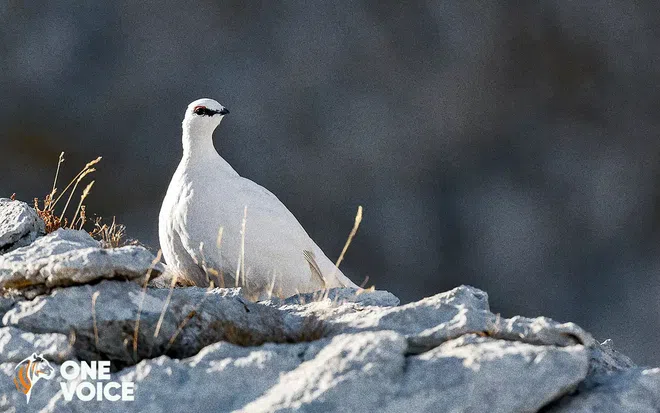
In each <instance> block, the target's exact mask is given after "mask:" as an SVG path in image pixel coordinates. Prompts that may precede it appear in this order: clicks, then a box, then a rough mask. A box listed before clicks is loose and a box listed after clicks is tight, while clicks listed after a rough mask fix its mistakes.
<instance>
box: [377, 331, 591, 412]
mask: <svg viewBox="0 0 660 413" xmlns="http://www.w3.org/2000/svg"><path fill="white" fill-rule="evenodd" d="M588 367H589V357H588V352H587V350H586V349H585V347H584V346H581V345H573V346H568V347H555V346H538V345H531V344H527V343H521V342H516V341H505V340H495V339H492V338H486V337H478V336H474V335H469V336H463V337H460V338H457V339H454V340H450V341H448V342H446V343H443V344H442V345H440V346H438V347H436V348H434V349H433V350H431V351H429V352H426V353H424V354H421V355H418V356H414V357H411V358H410V359H409V360H408V363H407V370H406V375H405V380H404V381H403V383H402V386H401V391H400V392H399V393H398V394H397V396H396V398H395V399H394V400H392V402H390V403H388V404H387V408H385V409H383V410H382V411H384V412H403V411H409V412H440V411H448V412H455V411H463V412H475V413H476V412H484V413H486V412H502V413H505V412H536V411H538V410H539V409H541V408H542V407H543V406H545V405H546V404H547V403H549V402H551V401H552V400H554V399H556V398H558V397H561V396H562V395H563V394H565V393H566V392H569V391H571V390H572V389H574V388H576V387H577V385H578V384H579V383H580V381H582V380H583V379H584V378H585V376H586V374H587V371H588Z"/></svg>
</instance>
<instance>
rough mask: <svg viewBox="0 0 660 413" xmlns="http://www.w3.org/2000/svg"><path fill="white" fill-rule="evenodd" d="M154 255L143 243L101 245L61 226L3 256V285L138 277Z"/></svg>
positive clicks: (48, 284)
mask: <svg viewBox="0 0 660 413" xmlns="http://www.w3.org/2000/svg"><path fill="white" fill-rule="evenodd" d="M153 261H154V257H153V255H152V254H151V253H150V252H149V251H148V250H147V249H146V248H144V247H141V246H133V245H131V246H126V247H121V248H112V249H105V248H101V246H100V244H99V242H98V241H96V240H94V239H93V238H92V237H91V236H90V235H89V234H88V233H87V232H85V231H75V230H65V229H58V230H57V231H54V232H52V233H50V234H48V235H46V236H44V237H41V238H39V239H38V240H36V241H35V242H34V243H32V244H30V245H28V246H25V247H22V248H18V249H16V250H14V251H12V252H10V253H7V254H4V255H1V256H0V288H5V289H9V288H12V289H24V288H26V287H46V288H53V287H57V286H68V285H74V284H85V283H90V282H94V281H98V280H101V279H112V278H120V279H129V280H130V279H136V278H140V277H143V276H144V275H145V274H146V273H147V272H149V270H150V268H153V270H152V272H153V273H154V274H158V273H160V271H162V269H161V267H160V266H159V265H158V264H155V265H154V264H153Z"/></svg>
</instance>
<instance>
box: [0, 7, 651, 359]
mask: <svg viewBox="0 0 660 413" xmlns="http://www.w3.org/2000/svg"><path fill="white" fill-rule="evenodd" d="M89 3H90V4H83V2H80V1H74V0H69V1H57V2H54V1H39V2H36V1H35V2H29V3H27V2H22V1H12V0H9V1H3V2H0V51H1V57H2V58H1V59H0V96H2V98H1V99H0V195H1V196H9V195H11V194H12V193H14V192H15V193H16V194H17V197H18V198H19V199H21V200H25V201H29V200H31V199H32V198H34V197H37V196H39V197H43V196H44V195H45V194H46V193H48V192H49V191H50V188H51V185H52V180H53V176H54V173H55V167H56V164H57V157H58V155H59V153H60V152H61V151H65V152H66V163H65V164H64V167H63V170H62V172H61V183H66V182H68V180H69V179H70V178H71V177H72V176H73V175H75V173H77V172H78V170H80V168H81V167H82V166H83V165H84V164H85V163H86V162H87V161H89V160H91V159H93V158H95V157H96V156H98V155H101V156H103V161H102V163H101V164H100V165H99V170H98V172H97V173H96V177H95V179H96V185H95V187H94V189H93V191H92V194H91V195H90V197H89V198H88V201H87V204H88V211H89V212H90V213H95V214H97V215H99V216H103V217H106V218H111V217H112V216H113V215H114V216H116V217H117V220H118V221H119V222H121V223H124V224H125V225H126V226H127V232H128V234H129V236H130V237H132V238H136V239H139V240H140V241H142V242H143V243H144V244H146V245H147V246H149V247H150V248H151V249H153V250H154V251H156V250H158V238H157V226H158V224H157V219H158V211H159V208H160V203H161V201H162V198H163V197H164V194H165V191H166V188H167V185H168V183H169V179H170V177H171V175H172V173H173V172H174V169H175V168H176V166H177V163H178V161H179V159H180V155H181V142H180V136H181V135H180V124H181V120H182V117H183V112H184V110H185V107H186V106H187V104H188V103H189V102H190V101H192V100H194V99H197V98H200V97H210V98H215V99H217V100H219V101H220V102H221V103H222V104H224V105H226V106H227V107H228V108H229V109H230V110H231V114H230V115H229V116H227V117H226V118H225V120H224V122H223V123H222V125H221V127H220V128H219V130H218V131H217V132H216V136H215V145H216V148H217V149H218V151H219V152H220V154H221V155H222V156H223V157H224V158H225V159H226V160H227V161H229V162H230V163H231V164H232V165H233V166H234V168H235V169H236V170H237V171H238V172H239V173H240V174H241V175H243V176H246V177H248V178H250V179H252V180H254V181H256V182H258V183H260V184H261V185H263V186H265V187H267V188H269V189H270V190H271V191H272V192H274V193H275V194H276V195H278V197H279V198H280V199H281V200H282V201H283V202H284V204H286V205H287V206H288V207H289V209H290V210H291V211H293V213H294V214H295V215H296V216H297V217H298V218H299V220H300V221H301V223H302V224H303V226H304V227H305V228H306V229H307V230H308V232H309V234H310V235H311V236H312V238H313V239H315V240H316V241H317V242H318V243H319V245H320V246H321V247H322V248H323V250H324V251H326V253H327V254H328V256H330V257H331V258H332V259H335V258H336V257H337V256H338V255H339V252H340V251H341V248H342V246H343V244H344V242H345V240H346V237H347V235H348V233H349V231H350V229H351V227H352V225H353V219H354V215H355V212H356V209H357V206H358V205H363V206H364V208H365V211H364V214H365V215H364V220H363V223H362V226H361V228H360V230H359V232H358V235H357V237H356V238H355V240H354V242H353V244H352V246H351V248H350V249H349V251H348V254H347V256H346V261H345V264H344V267H343V268H344V271H345V272H346V273H347V275H349V276H350V277H351V278H352V279H353V280H354V281H355V282H356V283H358V284H360V283H361V282H362V281H363V280H364V278H365V277H366V276H369V277H370V278H369V284H375V285H376V287H377V288H380V289H386V290H389V291H391V292H393V293H395V294H396V295H398V296H399V297H401V299H402V300H403V301H404V302H407V301H411V300H417V299H420V298H422V297H424V296H429V295H433V294H435V293H438V292H441V291H445V290H447V289H450V288H452V287H455V286H457V285H460V284H471V285H474V286H477V287H479V288H482V289H484V290H486V291H487V292H488V293H489V295H490V302H491V306H492V309H493V311H495V312H500V313H501V314H502V315H503V316H513V315H515V314H522V315H526V316H538V315H545V316H549V317H553V318H555V319H558V320H562V321H574V322H576V323H578V324H580V325H581V326H582V327H584V328H586V329H587V330H589V331H590V332H592V333H593V334H594V335H595V336H596V337H597V339H599V340H601V341H602V340H604V339H606V338H612V339H614V342H615V345H616V346H617V347H619V348H620V349H621V350H622V351H624V352H625V353H627V354H628V355H630V356H631V357H632V358H633V359H634V360H635V361H636V362H638V363H641V364H651V365H658V364H660V346H659V344H660V187H659V186H658V184H657V182H658V178H659V175H660V140H659V139H658V132H657V131H658V130H660V129H659V127H660V103H659V102H660V90H658V87H657V85H658V82H659V81H660V9H659V8H658V6H657V2H656V1H652V0H648V1H643V0H639V1H634V2H612V1H604V0H583V1H569V0H559V1H557V0H553V1H550V0H547V1H546V0H541V1H538V2H533V3H534V4H528V5H521V2H518V1H506V0H505V1H498V2H494V1H467V2H466V1H433V0H428V1H408V2H399V1H373V0H356V1H351V2H343V4H341V5H339V4H336V3H334V2H322V1H308V2H294V1H279V2H275V3H274V2H267V1H263V2H251V3H252V4H246V3H247V2H243V1H236V0H233V1H198V2H195V3H192V2H190V3H188V2H178V1H173V0H161V1H158V2H156V1H150V0H147V1H140V2H125V1H123V2H122V1H117V2H89ZM92 3H93V4H92ZM523 3H524V2H523ZM249 232H250V229H249V220H248V232H247V234H248V235H247V236H249Z"/></svg>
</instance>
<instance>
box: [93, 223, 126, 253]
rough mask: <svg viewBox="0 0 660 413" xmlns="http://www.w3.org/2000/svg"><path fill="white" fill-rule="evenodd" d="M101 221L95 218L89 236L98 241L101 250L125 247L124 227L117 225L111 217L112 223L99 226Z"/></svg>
mask: <svg viewBox="0 0 660 413" xmlns="http://www.w3.org/2000/svg"><path fill="white" fill-rule="evenodd" d="M101 221H102V219H101V218H96V220H95V221H94V229H93V230H92V232H90V235H91V236H92V237H94V238H96V239H98V240H99V241H101V245H102V246H103V248H119V247H122V246H124V245H126V241H125V240H124V238H125V237H126V226H124V225H121V224H117V223H116V222H115V217H112V223H111V224H110V225H108V224H101Z"/></svg>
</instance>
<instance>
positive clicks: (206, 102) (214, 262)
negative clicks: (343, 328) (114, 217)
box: [158, 98, 357, 299]
mask: <svg viewBox="0 0 660 413" xmlns="http://www.w3.org/2000/svg"><path fill="white" fill-rule="evenodd" d="M227 114H229V110H228V109H227V108H226V107H224V106H222V105H221V104H220V103H218V102H217V101H215V100H213V99H208V98H203V99H198V100H195V101H194V102H192V103H190V105H188V107H187V109H186V112H185V116H184V118H183V122H182V129H183V135H182V143H183V156H182V158H181V161H180V163H179V166H178V167H177V169H176V171H175V172H174V175H173V176H172V179H171V181H170V184H169V187H168V189H167V192H166V195H165V198H164V200H163V203H162V206H161V209H160V214H159V219H158V234H159V241H160V245H161V250H162V254H163V257H164V259H165V261H166V262H167V267H168V271H169V272H170V273H171V274H172V275H174V276H176V277H177V279H182V280H184V281H188V282H189V284H192V285H196V286H200V287H205V286H209V285H210V283H211V282H213V285H216V286H222V287H225V286H227V287H231V286H240V287H242V288H243V289H244V292H245V294H246V296H250V297H253V298H255V299H265V298H270V297H271V296H273V295H274V296H277V297H281V298H286V297H290V296H293V295H296V294H300V293H309V292H315V291H319V290H323V289H329V288H333V287H351V288H357V285H355V284H354V283H353V282H352V281H351V280H350V279H349V278H348V277H346V276H345V275H344V274H343V273H342V271H341V270H339V269H338V268H337V267H336V266H335V264H334V263H333V262H332V261H331V260H330V259H329V258H328V257H327V256H326V255H325V254H324V253H323V251H321V249H320V248H319V246H318V245H317V244H316V243H315V242H314V241H313V240H312V239H311V238H310V236H309V235H308V234H307V232H306V231H305V229H304V228H303V227H302V225H301V224H300V222H298V220H297V219H296V218H295V216H294V215H293V214H292V213H291V212H290V211H289V210H288V209H287V207H286V206H285V205H284V204H283V203H282V202H281V201H280V200H279V199H278V198H277V196H275V195H274V194H273V193H271V192H270V191H269V190H267V189H266V188H264V187H262V186H260V185H258V184H257V183H255V182H253V181H251V180H250V179H247V178H245V177H242V176H240V175H239V174H238V173H237V172H236V171H235V170H234V168H232V167H231V165H230V164H229V163H228V162H227V161H225V160H224V159H223V158H222V157H221V156H220V155H219V154H218V152H217V151H216V150H215V147H214V145H213V132H214V131H215V129H216V128H217V127H218V126H219V125H220V122H222V120H223V118H224V117H225V116H226V115H227Z"/></svg>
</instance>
